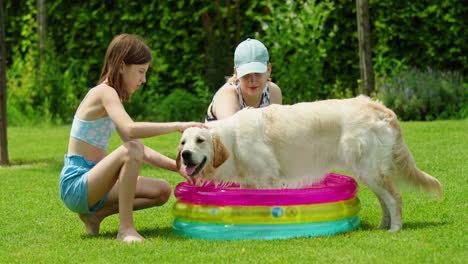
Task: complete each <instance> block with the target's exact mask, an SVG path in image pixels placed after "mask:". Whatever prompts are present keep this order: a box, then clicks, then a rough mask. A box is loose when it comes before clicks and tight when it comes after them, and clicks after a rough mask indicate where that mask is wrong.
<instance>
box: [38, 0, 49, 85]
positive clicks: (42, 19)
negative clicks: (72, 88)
mask: <svg viewBox="0 0 468 264" xmlns="http://www.w3.org/2000/svg"><path fill="white" fill-rule="evenodd" d="M46 18H47V13H46V3H45V0H37V22H38V25H37V34H38V35H39V63H38V73H39V89H43V88H44V78H43V77H44V75H43V68H42V65H43V64H44V55H45V46H46Z"/></svg>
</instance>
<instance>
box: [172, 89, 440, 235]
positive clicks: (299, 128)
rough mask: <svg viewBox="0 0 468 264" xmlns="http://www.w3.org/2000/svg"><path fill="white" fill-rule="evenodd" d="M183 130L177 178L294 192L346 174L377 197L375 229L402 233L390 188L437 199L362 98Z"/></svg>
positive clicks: (391, 121) (384, 115)
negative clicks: (377, 223) (378, 216)
mask: <svg viewBox="0 0 468 264" xmlns="http://www.w3.org/2000/svg"><path fill="white" fill-rule="evenodd" d="M207 125H208V126H209V127H210V129H200V128H189V129H187V130H185V131H184V133H183V134H182V137H181V139H180V144H179V147H178V153H177V159H176V162H177V166H178V168H179V172H180V173H183V174H185V175H189V176H193V177H196V178H195V179H197V178H200V179H204V180H207V181H210V180H214V181H215V182H236V183H239V184H240V185H241V188H255V189H273V188H275V189H276V188H297V187H300V186H303V185H304V184H310V183H314V182H318V181H320V180H322V179H323V178H324V175H326V174H327V173H328V172H330V171H331V170H338V171H345V172H349V173H351V174H352V175H354V176H355V177H356V178H357V179H358V180H359V181H360V182H361V183H363V184H364V185H366V186H367V187H369V188H370V189H371V190H372V191H373V192H374V193H375V195H376V196H377V198H378V200H379V202H380V205H381V208H382V219H381V223H380V227H381V228H386V229H389V230H390V231H397V230H399V229H401V227H402V220H401V209H402V197H401V195H400V193H399V191H398V189H397V185H399V184H398V183H406V184H408V185H410V186H413V187H416V188H417V189H421V190H424V191H426V192H428V193H431V194H435V195H436V196H438V197H439V198H441V197H442V188H441V184H440V183H439V181H438V180H437V179H435V178H433V177H432V176H430V175H429V174H427V173H425V172H423V171H421V170H420V169H418V168H417V167H416V164H415V162H414V159H413V157H412V155H411V153H410V151H409V149H408V147H407V146H406V144H405V141H404V140H403V137H402V132H401V128H400V125H399V123H398V120H397V116H396V115H395V113H394V112H393V111H391V110H390V109H388V108H386V107H385V106H384V105H383V104H381V103H380V102H376V101H373V100H371V99H369V98H368V97H365V96H358V97H356V98H351V99H344V100H325V101H317V102H310V103H298V104H294V105H271V106H268V107H265V108H259V109H254V108H249V109H244V110H241V111H239V112H237V113H236V114H235V115H233V116H232V117H230V118H228V119H225V120H220V121H215V122H211V123H208V124H207Z"/></svg>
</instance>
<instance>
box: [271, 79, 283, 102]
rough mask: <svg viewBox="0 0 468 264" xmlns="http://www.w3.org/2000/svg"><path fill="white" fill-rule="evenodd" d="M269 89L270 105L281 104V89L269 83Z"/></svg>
mask: <svg viewBox="0 0 468 264" xmlns="http://www.w3.org/2000/svg"><path fill="white" fill-rule="evenodd" d="M269 87H270V102H271V103H272V104H282V103H283V95H282V94H281V89H280V88H279V86H278V85H276V84H275V83H273V82H270V83H269Z"/></svg>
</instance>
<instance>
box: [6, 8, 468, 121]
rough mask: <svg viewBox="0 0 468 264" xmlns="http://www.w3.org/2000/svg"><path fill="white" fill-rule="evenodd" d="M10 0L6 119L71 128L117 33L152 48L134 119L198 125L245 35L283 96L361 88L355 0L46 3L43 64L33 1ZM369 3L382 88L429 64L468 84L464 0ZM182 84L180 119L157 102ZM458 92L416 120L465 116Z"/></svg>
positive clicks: (294, 98) (309, 97)
mask: <svg viewBox="0 0 468 264" xmlns="http://www.w3.org/2000/svg"><path fill="white" fill-rule="evenodd" d="M4 5H5V7H4V15H5V23H6V28H5V31H6V42H7V59H8V61H7V68H8V72H7V87H8V88H7V89H8V120H9V124H10V125H25V124H36V123H43V122H44V121H46V122H48V123H57V124H62V123H68V122H69V121H70V120H71V118H72V116H73V113H74V111H75V109H76V107H77V105H78V103H79V101H80V100H81V98H82V97H83V96H84V94H85V93H86V92H87V90H88V89H89V88H90V87H92V86H93V85H95V84H96V82H97V80H98V77H99V74H100V71H101V65H102V60H103V57H104V54H105V49H106V48H107V45H108V43H109V42H110V41H111V39H112V37H113V36H115V35H116V34H119V33H122V32H127V33H132V34H139V35H142V36H143V37H144V38H145V39H146V42H147V44H148V45H149V46H150V47H151V48H152V49H153V55H154V63H153V64H152V67H151V68H150V72H149V75H148V82H147V84H146V85H145V88H144V89H143V91H142V92H140V93H137V94H136V95H135V96H134V98H133V99H132V103H131V104H128V105H127V110H128V111H129V112H130V114H131V115H132V116H133V117H134V118H135V119H136V120H143V119H145V120H148V121H156V120H160V121H165V120H174V119H173V118H179V119H180V120H189V119H191V120H202V119H203V117H204V110H205V108H206V106H207V105H208V104H209V102H210V100H211V97H212V95H213V93H214V92H215V91H216V90H217V89H218V88H219V87H220V86H221V85H222V84H223V82H224V80H225V76H229V75H231V74H232V67H233V62H232V58H233V52H234V49H235V47H236V45H237V44H238V43H239V42H240V41H242V40H243V39H245V38H247V37H255V38H258V39H260V40H261V41H262V42H264V43H265V45H266V46H267V47H268V48H269V51H270V57H271V61H272V64H273V74H272V78H273V81H275V82H276V83H278V84H279V85H280V87H282V89H283V93H284V103H294V102H298V101H313V100H317V99H325V98H332V97H333V98H336V97H338V98H344V97H350V96H353V95H356V94H358V93H359V76H360V74H359V56H358V39H357V26H356V8H355V5H356V4H355V1H354V0H337V1H331V0H324V1H313V0H297V1H291V0H288V1H286V2H285V1H283V0H260V1H253V0H242V1H240V0H234V1H232V0H224V1H222V0H215V1H211V0H190V1H156V0H152V1H150V0H147V1H124V0H112V1H110V0H89V1H71V0H56V1H46V5H47V9H46V10H47V45H46V49H45V56H44V61H42V63H41V67H39V57H40V51H39V50H38V35H37V27H38V25H37V7H36V1H35V0H22V1H14V0H6V1H4ZM369 8H370V16H371V17H370V20H371V36H372V39H371V43H372V50H373V63H374V70H375V74H376V79H377V80H378V81H379V82H378V84H381V83H391V80H394V79H397V78H398V76H395V75H396V74H400V73H401V72H402V71H406V70H407V69H411V68H415V69H421V70H423V71H424V70H425V69H427V68H431V69H432V70H433V71H436V72H439V71H440V72H442V74H441V75H444V76H445V75H447V74H445V72H450V74H452V73H453V74H456V75H457V76H458V77H457V78H455V79H457V80H459V79H460V80H461V81H457V83H456V84H455V86H456V87H457V89H461V90H463V89H467V86H466V84H465V82H464V79H465V76H466V66H465V65H467V54H468V52H467V45H466V44H465V40H466V39H467V37H468V36H467V33H466V32H467V31H466V30H464V27H465V25H466V18H465V17H464V14H466V13H467V9H468V7H467V5H465V4H464V3H463V1H458V0H441V1H438V0H424V1H410V2H408V1H403V0H396V1H377V0H370V1H369ZM450 74H449V75H450ZM414 78H416V77H414ZM388 79H390V81H388ZM452 86H453V85H452ZM452 86H450V87H452ZM378 88H379V87H378V86H377V89H378ZM180 90H183V91H185V93H184V98H187V99H186V100H178V101H177V100H176V102H175V103H176V104H177V105H178V109H180V111H181V112H182V113H184V114H183V115H182V116H173V115H172V114H171V113H170V110H169V109H172V108H165V107H162V106H163V105H171V104H172V102H174V98H175V97H176V96H174V95H173V96H172V97H171V96H169V95H170V94H171V93H172V92H174V93H180ZM439 90H440V89H439ZM378 93H379V90H377V93H376V95H374V96H378ZM461 96H462V97H461V99H460V101H461V103H460V104H459V105H460V106H458V105H457V106H456V107H454V108H453V107H452V108H451V109H449V110H444V109H442V110H441V111H442V112H443V111H445V112H446V114H444V115H440V116H439V113H435V114H436V116H434V115H430V116H429V118H426V116H423V117H420V118H419V119H421V120H431V119H437V118H460V117H461V118H465V117H466V115H465V114H459V113H465V112H468V111H466V109H467V106H466V105H467V100H468V99H467V97H466V93H465V94H461ZM165 100H170V101H169V102H165ZM171 100H172V101H171ZM437 100H440V102H437V103H436V104H447V102H448V101H447V100H446V98H445V97H441V98H440V99H437ZM194 102H197V104H198V105H199V106H200V105H201V106H202V107H199V106H194ZM418 102H419V101H418ZM420 102H423V101H420ZM390 106H391V107H392V105H390ZM415 107H416V108H424V107H427V106H419V105H417V106H415ZM200 109H201V110H200ZM463 109H465V110H463ZM447 111H449V112H448V113H449V114H448V115H447ZM410 112H416V110H411V111H410ZM397 114H401V113H398V112H397ZM407 119H409V120H411V119H418V118H417V117H413V116H412V115H411V116H410V117H409V118H407Z"/></svg>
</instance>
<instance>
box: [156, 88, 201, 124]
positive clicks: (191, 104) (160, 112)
mask: <svg viewBox="0 0 468 264" xmlns="http://www.w3.org/2000/svg"><path fill="white" fill-rule="evenodd" d="M207 107H208V105H203V104H201V103H200V100H199V99H198V98H197V97H196V96H195V95H193V94H191V93H189V92H187V91H185V90H182V89H175V90H174V91H172V92H171V93H170V94H169V96H167V97H166V98H164V100H162V102H161V103H160V104H159V105H157V106H156V107H155V111H156V116H157V120H158V121H161V122H169V121H203V120H204V118H205V115H206V114H205V113H206V108H207Z"/></svg>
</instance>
